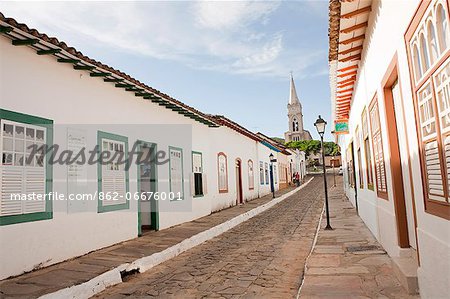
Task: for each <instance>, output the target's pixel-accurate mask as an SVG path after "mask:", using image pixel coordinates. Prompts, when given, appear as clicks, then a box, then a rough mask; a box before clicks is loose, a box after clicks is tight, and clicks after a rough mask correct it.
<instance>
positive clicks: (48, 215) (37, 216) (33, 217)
mask: <svg viewBox="0 0 450 299" xmlns="http://www.w3.org/2000/svg"><path fill="white" fill-rule="evenodd" d="M52 218H53V212H39V213H31V214H20V215H9V216H2V217H0V226H3V225H10V224H16V223H25V222H33V221H40V220H48V219H52Z"/></svg>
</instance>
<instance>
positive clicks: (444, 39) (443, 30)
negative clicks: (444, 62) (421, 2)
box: [436, 4, 450, 53]
mask: <svg viewBox="0 0 450 299" xmlns="http://www.w3.org/2000/svg"><path fill="white" fill-rule="evenodd" d="M436 27H437V34H438V40H439V50H440V51H439V52H440V53H443V52H444V51H445V50H446V49H447V47H448V46H449V40H450V37H449V35H450V33H449V32H448V31H449V30H450V29H449V28H448V20H447V13H446V12H445V9H444V7H443V6H442V4H439V5H438V6H437V9H436Z"/></svg>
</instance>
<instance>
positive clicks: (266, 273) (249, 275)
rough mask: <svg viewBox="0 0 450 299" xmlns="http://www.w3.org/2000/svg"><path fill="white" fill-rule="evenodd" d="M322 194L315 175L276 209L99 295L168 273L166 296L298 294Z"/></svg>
mask: <svg viewBox="0 0 450 299" xmlns="http://www.w3.org/2000/svg"><path fill="white" fill-rule="evenodd" d="M322 196H323V186H322V181H321V180H316V179H314V180H313V181H312V182H311V183H310V185H309V186H308V187H307V188H304V189H302V190H300V191H299V192H298V193H296V194H295V195H293V196H291V197H289V198H287V199H285V200H284V201H282V202H280V203H279V204H277V205H275V206H274V207H273V208H271V209H269V210H267V211H265V212H263V213H261V214H259V215H257V216H256V217H254V218H252V219H250V220H248V221H246V222H244V223H242V224H241V225H238V226H237V227H235V228H233V229H231V230H230V231H228V232H226V233H224V234H222V235H220V236H218V237H216V238H214V239H212V240H210V241H207V242H205V243H203V244H201V245H199V246H197V247H195V248H193V249H191V250H189V251H187V252H184V253H182V254H180V255H179V256H177V257H175V258H173V259H171V260H169V261H167V262H165V263H163V264H162V265H158V266H156V267H155V268H153V269H150V270H149V271H147V272H145V273H142V274H139V275H136V276H133V277H132V278H131V279H130V280H129V281H127V282H125V283H122V284H119V285H116V286H114V287H111V288H108V289H107V290H106V291H104V292H102V293H101V294H99V295H98V296H97V297H98V298H108V297H109V295H111V294H116V293H118V292H120V290H121V289H122V288H127V285H137V284H146V285H154V284H155V283H156V282H157V280H158V277H160V276H164V277H168V282H167V283H165V285H164V287H163V288H162V289H161V290H160V291H159V293H158V296H159V297H162V298H165V297H169V298H179V297H180V296H181V297H182V298H201V297H207V298H220V297H224V298H293V297H295V296H296V295H297V292H298V287H299V286H300V282H301V277H302V273H303V270H304V264H305V260H306V257H307V256H308V254H309V251H310V248H311V246H312V243H313V240H314V235H315V233H316V227H317V224H318V220H319V215H320V213H321V211H322V207H323V197H322ZM274 219H276V221H274ZM163 265H165V268H162V266H163ZM197 271H200V272H201V274H200V275H201V279H198V278H199V277H198V276H197V275H198V274H199V273H198V272H197ZM173 281H176V282H177V284H172V283H171V282H173ZM183 291H186V292H183ZM133 295H134V294H133ZM177 296H178V297H177Z"/></svg>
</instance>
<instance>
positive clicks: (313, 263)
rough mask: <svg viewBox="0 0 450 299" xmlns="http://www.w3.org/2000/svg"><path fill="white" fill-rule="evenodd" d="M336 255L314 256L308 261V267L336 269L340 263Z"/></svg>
mask: <svg viewBox="0 0 450 299" xmlns="http://www.w3.org/2000/svg"><path fill="white" fill-rule="evenodd" d="M340 259H341V258H340V256H339V255H337V254H315V255H313V256H311V257H310V258H309V260H308V267H337V266H339V264H340V263H341V260H340Z"/></svg>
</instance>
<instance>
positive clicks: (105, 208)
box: [97, 200, 130, 213]
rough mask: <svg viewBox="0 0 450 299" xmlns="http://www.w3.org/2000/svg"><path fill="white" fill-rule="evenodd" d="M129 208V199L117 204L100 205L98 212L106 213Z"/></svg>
mask: <svg viewBox="0 0 450 299" xmlns="http://www.w3.org/2000/svg"><path fill="white" fill-rule="evenodd" d="M129 208H130V202H129V201H128V200H127V202H126V203H121V204H117V205H110V206H102V205H99V206H98V209H97V212H98V213H105V212H112V211H119V210H128V209H129Z"/></svg>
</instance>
